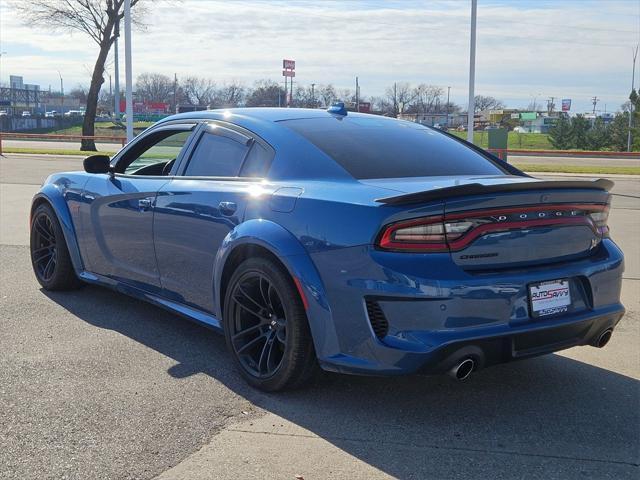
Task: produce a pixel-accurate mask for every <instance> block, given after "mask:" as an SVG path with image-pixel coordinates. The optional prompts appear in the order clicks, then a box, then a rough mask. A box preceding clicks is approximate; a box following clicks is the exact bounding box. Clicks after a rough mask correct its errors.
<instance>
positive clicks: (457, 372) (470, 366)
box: [449, 357, 476, 380]
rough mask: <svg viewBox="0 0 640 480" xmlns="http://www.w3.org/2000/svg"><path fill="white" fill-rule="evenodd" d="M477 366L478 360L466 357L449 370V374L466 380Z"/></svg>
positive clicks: (457, 378)
mask: <svg viewBox="0 0 640 480" xmlns="http://www.w3.org/2000/svg"><path fill="white" fill-rule="evenodd" d="M475 368H476V361H475V360H474V359H473V358H471V357H468V358H465V359H464V360H462V361H461V362H460V363H458V364H457V365H455V366H454V367H453V368H452V369H451V370H449V375H450V376H451V377H452V378H455V379H456V380H466V379H467V378H469V377H470V376H471V373H472V372H473V371H474V370H475Z"/></svg>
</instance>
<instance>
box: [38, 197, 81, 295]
mask: <svg viewBox="0 0 640 480" xmlns="http://www.w3.org/2000/svg"><path fill="white" fill-rule="evenodd" d="M30 247H31V265H32V266H33V271H34V273H35V275H36V279H37V280H38V283H40V285H42V287H43V288H44V289H46V290H72V289H76V288H79V287H80V286H82V282H81V281H80V280H79V279H78V277H77V276H76V272H75V270H74V268H73V263H72V262H71V257H70V256H69V250H68V248H67V243H66V241H65V238H64V234H63V233H62V228H61V227H60V223H59V222H58V218H57V216H56V214H55V212H54V211H53V209H52V208H51V206H50V205H49V204H46V203H43V204H40V205H38V207H36V209H35V210H34V212H33V214H32V216H31V239H30Z"/></svg>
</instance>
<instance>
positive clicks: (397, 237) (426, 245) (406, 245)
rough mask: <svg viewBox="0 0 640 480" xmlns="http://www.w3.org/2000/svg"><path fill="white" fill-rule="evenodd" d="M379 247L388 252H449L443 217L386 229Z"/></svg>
mask: <svg viewBox="0 0 640 480" xmlns="http://www.w3.org/2000/svg"><path fill="white" fill-rule="evenodd" d="M378 245H379V246H380V247H381V248H384V249H387V250H427V251H431V252H434V251H435V252H437V251H440V252H445V251H447V250H448V247H447V238H446V236H445V227H444V224H443V222H442V217H426V218H420V219H417V220H409V221H407V222H399V223H395V224H392V225H389V226H387V227H386V229H385V230H384V231H383V233H382V235H381V237H380V241H379V242H378Z"/></svg>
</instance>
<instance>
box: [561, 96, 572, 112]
mask: <svg viewBox="0 0 640 480" xmlns="http://www.w3.org/2000/svg"><path fill="white" fill-rule="evenodd" d="M569 110H571V99H570V98H563V99H562V111H563V112H568V111H569Z"/></svg>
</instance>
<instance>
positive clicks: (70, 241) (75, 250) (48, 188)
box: [29, 183, 84, 275]
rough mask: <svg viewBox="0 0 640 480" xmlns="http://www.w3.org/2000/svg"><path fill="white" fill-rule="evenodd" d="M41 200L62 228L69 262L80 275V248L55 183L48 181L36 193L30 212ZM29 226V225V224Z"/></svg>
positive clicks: (69, 213)
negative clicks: (50, 209) (49, 207)
mask: <svg viewBox="0 0 640 480" xmlns="http://www.w3.org/2000/svg"><path fill="white" fill-rule="evenodd" d="M41 200H44V201H46V202H47V203H48V204H49V205H51V208H53V211H54V212H55V214H56V216H57V217H58V222H59V223H60V227H61V228H62V234H63V235H64V239H65V241H66V243H67V249H68V250H69V257H71V263H72V264H73V269H74V270H75V272H76V274H78V275H80V273H82V271H83V270H84V265H83V262H82V256H81V255H80V248H79V246H78V240H77V238H76V230H75V227H74V225H73V219H72V218H71V212H70V211H69V205H68V204H67V201H66V200H65V198H64V195H63V194H62V191H61V190H60V188H59V187H58V186H56V185H55V184H52V183H49V184H46V185H44V186H43V187H42V188H41V189H40V190H39V191H38V193H36V194H35V195H34V197H33V200H32V202H31V213H33V207H34V205H35V204H36V203H38V202H40V201H41ZM29 228H31V225H29Z"/></svg>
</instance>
